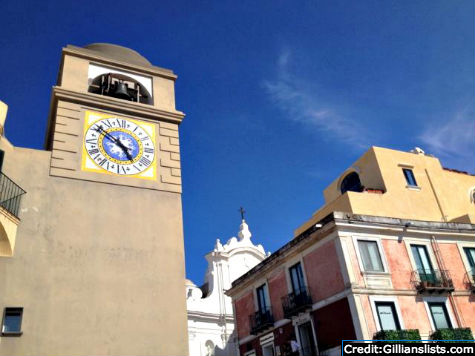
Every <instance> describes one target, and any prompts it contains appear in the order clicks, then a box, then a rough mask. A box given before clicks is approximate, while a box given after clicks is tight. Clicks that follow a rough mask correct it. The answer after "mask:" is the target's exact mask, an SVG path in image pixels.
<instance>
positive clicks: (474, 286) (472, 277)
mask: <svg viewBox="0 0 475 356" xmlns="http://www.w3.org/2000/svg"><path fill="white" fill-rule="evenodd" d="M463 280H464V283H465V285H466V286H467V289H469V290H470V291H472V293H475V268H472V269H471V270H470V271H468V272H467V273H465V277H464V279H463Z"/></svg>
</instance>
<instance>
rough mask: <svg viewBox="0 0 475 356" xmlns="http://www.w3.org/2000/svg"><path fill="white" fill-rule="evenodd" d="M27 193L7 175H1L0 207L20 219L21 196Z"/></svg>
mask: <svg viewBox="0 0 475 356" xmlns="http://www.w3.org/2000/svg"><path fill="white" fill-rule="evenodd" d="M23 194H25V191H24V190H23V189H21V188H20V187H19V186H18V185H17V184H15V182H13V181H12V180H11V179H10V178H8V177H7V176H6V175H5V174H3V173H0V206H1V207H2V208H3V209H5V210H7V211H8V212H9V213H10V214H12V215H13V216H15V217H16V218H18V210H19V209H20V201H21V196H22V195H23Z"/></svg>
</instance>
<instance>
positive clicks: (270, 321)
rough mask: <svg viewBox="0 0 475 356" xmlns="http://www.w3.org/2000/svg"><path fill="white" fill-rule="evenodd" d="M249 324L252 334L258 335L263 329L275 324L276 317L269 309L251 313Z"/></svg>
mask: <svg viewBox="0 0 475 356" xmlns="http://www.w3.org/2000/svg"><path fill="white" fill-rule="evenodd" d="M249 324H250V326H251V335H257V334H258V333H260V332H261V331H263V330H265V329H267V328H269V327H272V326H273V325H274V317H273V316H272V313H271V311H270V310H269V309H267V310H264V311H257V312H255V313H254V314H251V315H249Z"/></svg>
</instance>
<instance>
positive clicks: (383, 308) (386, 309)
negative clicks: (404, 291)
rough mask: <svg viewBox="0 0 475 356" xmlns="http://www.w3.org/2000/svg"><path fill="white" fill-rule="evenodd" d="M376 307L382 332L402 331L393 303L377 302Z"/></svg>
mask: <svg viewBox="0 0 475 356" xmlns="http://www.w3.org/2000/svg"><path fill="white" fill-rule="evenodd" d="M375 305H376V312H377V313H378V320H379V325H380V327H381V330H401V325H400V324H399V319H398V317H397V313H396V307H395V306H394V303H393V302H376V303H375Z"/></svg>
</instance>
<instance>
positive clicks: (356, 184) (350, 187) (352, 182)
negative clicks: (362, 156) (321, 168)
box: [340, 172, 363, 194]
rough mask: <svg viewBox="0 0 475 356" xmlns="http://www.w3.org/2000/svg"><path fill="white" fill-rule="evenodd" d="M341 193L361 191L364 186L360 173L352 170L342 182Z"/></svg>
mask: <svg viewBox="0 0 475 356" xmlns="http://www.w3.org/2000/svg"><path fill="white" fill-rule="evenodd" d="M340 190H341V194H344V193H346V192H348V191H350V192H361V191H363V187H362V186H361V181H360V177H359V175H358V173H356V172H351V173H350V174H348V175H347V176H346V177H345V178H343V181H342V182H341V186H340Z"/></svg>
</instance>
